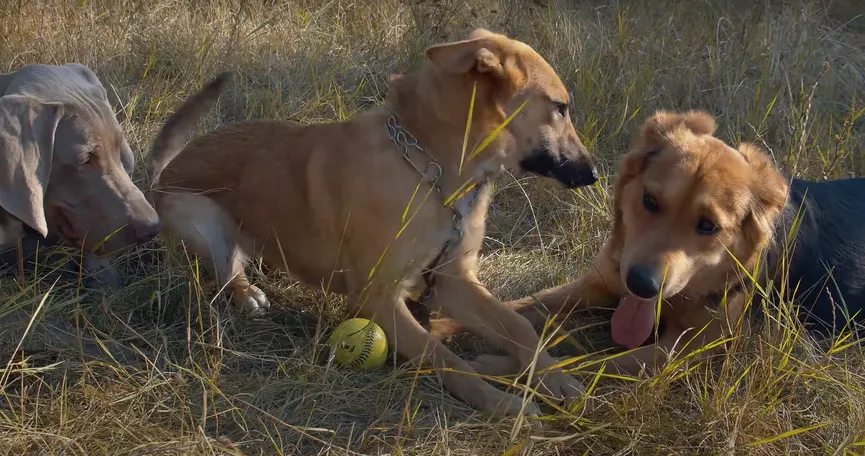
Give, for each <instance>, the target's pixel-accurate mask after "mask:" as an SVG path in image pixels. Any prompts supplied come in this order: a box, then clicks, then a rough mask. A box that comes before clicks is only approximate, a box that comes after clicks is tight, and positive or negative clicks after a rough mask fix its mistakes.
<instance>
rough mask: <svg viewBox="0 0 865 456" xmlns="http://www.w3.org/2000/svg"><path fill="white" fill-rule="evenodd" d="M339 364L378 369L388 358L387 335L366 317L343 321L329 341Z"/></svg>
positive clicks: (355, 367)
mask: <svg viewBox="0 0 865 456" xmlns="http://www.w3.org/2000/svg"><path fill="white" fill-rule="evenodd" d="M327 343H328V345H330V348H331V354H332V356H333V358H334V360H335V361H336V362H337V364H339V365H341V366H345V367H350V368H353V369H377V368H379V367H381V366H383V365H384V362H385V360H386V359H387V337H385V335H384V331H382V329H381V327H380V326H379V325H377V324H375V322H372V321H370V320H367V319H366V318H352V319H351V320H347V321H344V322H342V323H341V324H340V325H339V326H337V327H336V329H335V330H334V331H333V334H331V335H330V338H329V339H328V341H327Z"/></svg>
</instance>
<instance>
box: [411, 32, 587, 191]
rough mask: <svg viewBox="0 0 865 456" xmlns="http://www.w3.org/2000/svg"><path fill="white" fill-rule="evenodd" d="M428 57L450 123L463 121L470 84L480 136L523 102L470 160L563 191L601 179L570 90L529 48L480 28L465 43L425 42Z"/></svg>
mask: <svg viewBox="0 0 865 456" xmlns="http://www.w3.org/2000/svg"><path fill="white" fill-rule="evenodd" d="M426 56H427V59H428V61H429V62H430V65H429V66H428V68H429V69H430V71H429V72H428V73H427V76H429V73H432V77H433V78H434V81H433V82H432V83H429V84H427V85H426V86H427V87H432V88H433V90H435V89H438V88H441V89H442V90H441V92H438V93H436V97H437V98H439V101H438V103H439V106H438V111H439V116H440V117H447V116H450V117H453V118H454V119H452V120H453V121H454V122H455V123H456V122H462V124H463V126H465V120H464V119H465V113H467V112H468V110H467V108H468V100H469V99H470V97H471V90H472V86H473V84H474V83H477V94H476V96H475V107H474V113H475V116H474V120H473V125H472V130H473V131H480V132H481V134H482V135H483V136H486V135H487V134H489V133H490V132H492V131H493V130H494V129H495V128H496V127H498V126H499V125H501V124H502V122H504V120H505V119H506V118H507V116H508V115H509V114H510V113H513V112H515V111H516V110H517V109H518V108H519V107H520V106H523V108H522V110H521V111H520V112H519V114H517V116H516V117H514V119H513V121H511V122H510V123H509V124H508V126H507V128H506V129H505V130H504V131H502V132H501V134H500V135H499V137H498V138H497V140H496V142H495V143H493V144H492V145H490V146H489V147H487V148H486V149H485V150H484V151H483V152H482V153H481V154H480V155H479V156H478V157H476V158H475V160H476V162H478V163H483V164H484V165H483V166H482V167H486V168H487V169H486V171H492V168H493V167H498V168H501V167H504V168H507V169H510V170H514V171H528V172H531V173H535V174H538V175H541V176H545V177H550V178H553V179H555V180H557V181H559V182H560V183H561V184H563V185H564V186H565V187H568V188H574V187H580V186H584V185H590V184H593V183H595V182H596V181H597V180H598V172H597V169H596V168H595V165H594V163H593V160H592V158H591V156H590V155H589V153H588V151H587V150H586V148H585V146H584V145H583V143H582V142H581V141H580V138H579V137H578V136H577V133H576V131H575V130H574V126H573V124H572V123H571V118H570V115H569V113H568V106H569V104H570V102H571V100H570V97H569V95H568V91H567V89H565V86H564V84H562V81H561V79H559V76H558V75H557V74H556V72H555V71H554V70H553V68H552V67H551V66H550V65H549V64H548V63H547V62H546V61H545V60H544V59H543V58H542V57H541V56H540V55H538V53H537V52H535V51H534V50H533V49H532V48H531V47H529V46H528V45H526V44H524V43H521V42H519V41H516V40H512V39H510V38H508V37H506V36H504V35H499V34H494V33H491V32H489V31H487V30H484V29H477V30H475V31H474V32H472V33H471V35H470V36H469V39H468V40H465V41H458V42H453V43H445V44H439V45H436V46H432V47H430V48H429V49H427V51H426ZM398 79H401V78H398ZM398 79H397V80H398ZM443 79H444V80H446V82H442V80H443ZM457 107H459V111H456V109H457ZM455 153H457V154H458V153H460V151H459V150H457V151H455Z"/></svg>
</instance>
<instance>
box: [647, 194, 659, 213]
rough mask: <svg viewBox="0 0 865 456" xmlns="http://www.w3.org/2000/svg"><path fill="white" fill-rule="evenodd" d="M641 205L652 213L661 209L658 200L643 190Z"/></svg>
mask: <svg viewBox="0 0 865 456" xmlns="http://www.w3.org/2000/svg"><path fill="white" fill-rule="evenodd" d="M643 207H645V208H646V210H647V211H649V212H650V213H652V214H654V213H655V212H658V211H660V210H661V206H659V205H658V200H656V199H655V197H654V196H652V195H650V194H648V193H646V192H643Z"/></svg>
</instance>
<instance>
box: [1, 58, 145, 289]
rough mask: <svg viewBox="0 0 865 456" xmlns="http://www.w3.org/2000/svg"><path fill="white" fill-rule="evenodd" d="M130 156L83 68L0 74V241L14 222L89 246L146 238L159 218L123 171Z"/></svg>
mask: <svg viewBox="0 0 865 456" xmlns="http://www.w3.org/2000/svg"><path fill="white" fill-rule="evenodd" d="M134 164H135V163H134V158H133V156H132V151H131V150H130V149H129V145H128V144H127V143H126V139H125V138H124V137H123V132H122V131H121V129H120V125H118V123H117V119H116V118H115V117H114V112H112V110H111V106H110V105H109V103H108V97H107V94H106V92H105V88H104V87H103V86H102V84H101V83H100V82H99V80H98V79H97V77H96V75H95V74H94V73H93V72H92V71H91V70H90V69H89V68H87V67H85V66H83V65H78V64H69V65H62V66H54V65H27V66H24V67H22V68H20V69H19V70H17V71H15V72H12V73H5V74H0V247H2V246H4V245H5V244H9V243H12V242H14V241H15V240H16V239H17V238H18V237H19V236H22V235H23V226H22V223H23V224H24V225H26V226H29V227H30V228H32V229H33V230H35V231H36V232H38V233H39V234H40V235H42V236H43V237H46V236H48V234H49V232H51V233H57V234H59V235H60V236H61V237H62V238H63V239H64V240H65V241H67V242H68V243H70V244H72V245H74V246H75V247H78V248H82V249H83V250H85V251H86V252H92V253H96V254H103V253H112V252H116V251H118V250H121V249H123V248H126V247H129V246H132V245H135V244H138V243H143V242H146V241H149V240H150V239H152V238H153V237H154V236H156V235H157V234H158V233H159V218H158V216H157V215H156V211H154V210H153V208H152V207H151V206H150V204H148V203H147V201H146V200H145V199H144V195H143V194H142V193H141V191H140V190H139V189H138V188H137V187H136V186H135V184H134V183H133V182H132V180H131V179H130V173H131V172H132V169H133V166H134ZM97 263H98V262H97ZM99 266H100V267H102V266H103V265H99ZM115 274H116V273H115ZM109 275H111V274H109ZM116 279H117V277H112V279H111V281H112V282H113V281H115V280H116Z"/></svg>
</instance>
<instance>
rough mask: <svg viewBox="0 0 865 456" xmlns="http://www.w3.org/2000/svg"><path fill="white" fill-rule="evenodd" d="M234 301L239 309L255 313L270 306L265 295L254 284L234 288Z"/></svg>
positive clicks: (263, 310)
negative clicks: (238, 288) (237, 288)
mask: <svg viewBox="0 0 865 456" xmlns="http://www.w3.org/2000/svg"><path fill="white" fill-rule="evenodd" d="M234 302H235V304H236V305H237V306H238V307H239V308H240V309H241V310H244V311H247V312H251V313H255V314H258V313H264V312H265V311H266V310H267V309H269V308H270V301H269V300H268V299H267V295H265V294H264V292H263V291H261V289H260V288H258V287H257V286H255V285H249V286H248V287H246V288H244V289H241V290H235V291H234Z"/></svg>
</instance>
